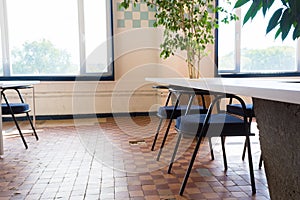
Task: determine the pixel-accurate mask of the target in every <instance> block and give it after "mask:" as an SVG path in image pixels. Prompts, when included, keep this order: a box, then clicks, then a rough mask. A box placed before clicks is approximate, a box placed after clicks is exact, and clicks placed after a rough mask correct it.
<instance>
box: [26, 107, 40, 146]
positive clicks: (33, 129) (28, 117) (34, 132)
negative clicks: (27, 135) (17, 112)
mask: <svg viewBox="0 0 300 200" xmlns="http://www.w3.org/2000/svg"><path fill="white" fill-rule="evenodd" d="M26 116H27V119H28V121H29V123H30V125H31V128H32V131H33V134H34V136H35V139H36V140H39V137H38V135H37V133H36V131H35V127H34V126H33V123H32V120H31V118H30V116H29V114H28V113H26Z"/></svg>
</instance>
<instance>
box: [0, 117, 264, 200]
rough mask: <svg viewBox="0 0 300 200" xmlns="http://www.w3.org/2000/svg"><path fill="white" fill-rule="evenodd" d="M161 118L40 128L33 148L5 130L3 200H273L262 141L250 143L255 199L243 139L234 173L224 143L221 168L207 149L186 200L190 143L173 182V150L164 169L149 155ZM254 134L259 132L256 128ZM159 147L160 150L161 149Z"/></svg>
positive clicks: (232, 145)
mask: <svg viewBox="0 0 300 200" xmlns="http://www.w3.org/2000/svg"><path fill="white" fill-rule="evenodd" d="M157 123H158V121H157V119H156V118H155V117H151V118H149V117H134V118H128V117H120V118H114V119H112V118H107V119H99V120H96V119H78V120H75V123H74V122H73V120H61V121H37V127H38V135H39V137H40V140H39V141H35V139H34V137H33V136H31V135H30V134H27V135H26V140H27V142H28V146H29V148H28V149H27V150H25V149H24V146H23V144H22V141H21V139H20V137H19V136H18V135H12V132H15V131H14V130H13V129H12V128H11V123H8V122H5V123H4V127H5V129H6V130H7V131H6V132H7V133H6V134H5V140H4V147H5V154H4V155H3V156H2V158H1V160H0V200H4V199H28V200H35V199H63V200H64V199H89V200H94V199H95V200H96V199H103V200H111V199H117V200H123V199H153V200H155V199H227V200H229V199H260V200H263V199H269V193H268V189H267V184H266V178H265V173H264V170H263V169H262V170H259V169H258V160H259V156H260V150H259V142H258V137H257V136H254V137H251V141H252V153H253V160H254V168H255V179H256V187H257V194H256V195H254V196H252V194H251V186H250V183H249V175H248V163H247V161H246V160H245V161H242V160H241V153H242V148H243V142H244V138H227V139H226V144H227V145H226V150H227V156H228V165H229V169H228V171H227V172H226V173H225V172H224V170H223V161H222V154H221V151H220V145H219V139H218V140H216V141H214V152H215V160H213V161H211V160H210V154H209V151H208V145H207V142H204V143H203V145H202V147H201V149H200V151H199V155H198V157H197V160H196V162H195V165H194V168H193V170H192V173H191V176H190V179H189V182H188V185H187V187H186V190H185V192H184V195H183V196H179V195H178V191H179V188H180V185H181V181H182V179H183V176H184V173H185V170H186V168H187V165H188V161H189V159H190V152H191V149H192V147H193V144H194V143H193V142H192V140H189V139H184V140H183V142H182V145H181V154H180V157H179V158H178V160H177V161H176V162H175V163H174V166H173V170H172V173H171V174H167V163H168V160H169V159H170V152H171V151H172V149H173V146H172V144H173V143H174V142H172V139H174V138H175V137H174V136H175V135H176V134H175V131H174V130H172V131H171V133H172V134H171V136H170V138H169V141H170V142H169V143H168V144H167V146H166V149H164V151H163V155H162V157H161V159H160V161H159V162H157V161H156V155H157V149H158V148H156V150H155V151H154V152H151V151H150V147H151V142H152V139H153V132H154V130H155V128H156V126H157ZM254 125H255V124H254ZM254 129H255V127H254ZM158 144H159V142H158Z"/></svg>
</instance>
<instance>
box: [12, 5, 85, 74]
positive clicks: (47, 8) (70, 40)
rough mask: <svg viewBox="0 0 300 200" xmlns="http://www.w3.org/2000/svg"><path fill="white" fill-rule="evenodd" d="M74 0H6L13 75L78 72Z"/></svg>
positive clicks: (76, 24) (75, 7) (76, 10)
mask: <svg viewBox="0 0 300 200" xmlns="http://www.w3.org/2000/svg"><path fill="white" fill-rule="evenodd" d="M77 12H78V8H77V1H74V0H63V1H61V0H43V1H41V0H26V1H20V0H9V1H7V14H8V29H9V40H10V41H9V42H10V49H11V64H12V70H11V72H12V73H11V74H12V75H77V74H79V71H80V70H79V42H78V41H79V40H78V35H79V34H78V14H77Z"/></svg>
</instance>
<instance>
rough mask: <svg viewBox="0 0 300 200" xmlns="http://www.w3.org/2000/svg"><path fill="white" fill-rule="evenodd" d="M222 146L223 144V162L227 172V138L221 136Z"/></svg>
mask: <svg viewBox="0 0 300 200" xmlns="http://www.w3.org/2000/svg"><path fill="white" fill-rule="evenodd" d="M221 144H222V152H223V162H224V170H225V171H227V169H228V166H227V157H226V151H225V137H224V136H221Z"/></svg>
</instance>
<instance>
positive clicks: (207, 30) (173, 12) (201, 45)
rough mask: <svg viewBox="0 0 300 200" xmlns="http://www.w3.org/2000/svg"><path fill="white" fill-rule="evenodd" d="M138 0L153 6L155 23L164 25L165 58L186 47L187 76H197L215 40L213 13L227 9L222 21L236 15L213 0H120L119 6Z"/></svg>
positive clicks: (156, 25) (162, 49) (233, 18)
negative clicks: (209, 46) (217, 5)
mask: <svg viewBox="0 0 300 200" xmlns="http://www.w3.org/2000/svg"><path fill="white" fill-rule="evenodd" d="M140 2H145V3H147V5H148V6H151V7H155V8H156V10H157V12H156V14H155V18H156V22H155V24H154V27H158V26H162V27H163V28H164V34H163V42H162V43H161V45H160V47H161V53H160V56H161V57H162V58H164V59H166V58H168V57H170V56H171V55H174V54H175V52H176V51H178V50H181V51H186V62H187V65H188V74H189V78H199V77H200V70H199V68H200V60H201V59H202V58H203V57H204V56H205V55H207V46H208V45H209V44H213V43H214V30H215V29H216V28H218V19H217V18H216V17H215V16H214V14H215V13H217V12H224V13H226V17H225V18H224V19H222V21H223V22H224V23H228V22H229V21H230V20H236V19H238V18H237V16H236V15H235V14H232V13H230V12H227V10H225V9H223V8H221V7H216V6H215V4H214V1H213V0H123V1H122V2H121V4H120V7H123V8H125V9H127V8H128V7H129V5H130V4H133V6H135V5H136V4H137V3H140ZM228 3H229V0H228Z"/></svg>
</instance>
